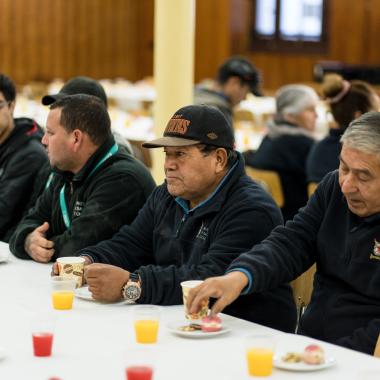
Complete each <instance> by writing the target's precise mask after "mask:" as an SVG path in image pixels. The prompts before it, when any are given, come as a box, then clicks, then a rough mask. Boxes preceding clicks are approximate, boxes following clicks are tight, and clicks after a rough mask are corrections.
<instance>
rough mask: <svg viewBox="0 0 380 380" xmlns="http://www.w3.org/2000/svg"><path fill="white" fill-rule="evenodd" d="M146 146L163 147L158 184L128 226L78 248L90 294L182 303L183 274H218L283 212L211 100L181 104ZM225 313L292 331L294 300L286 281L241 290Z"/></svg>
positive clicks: (112, 298)
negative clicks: (248, 168)
mask: <svg viewBox="0 0 380 380" xmlns="http://www.w3.org/2000/svg"><path fill="white" fill-rule="evenodd" d="M145 146H146V147H148V148H155V147H164V152H165V155H166V158H165V175H166V181H165V183H164V184H163V185H161V186H159V187H158V188H157V189H156V190H155V191H154V192H153V193H152V195H151V197H150V198H149V199H148V201H147V203H146V204H145V206H144V207H143V209H142V210H141V212H140V213H139V215H138V217H137V218H136V219H135V221H134V222H133V223H132V224H131V225H130V226H124V227H122V228H121V230H120V231H119V233H117V234H116V235H114V236H113V238H112V239H110V240H107V241H103V242H101V243H99V244H98V245H96V246H93V247H89V248H87V249H83V250H81V251H80V254H81V255H83V256H85V257H87V261H88V262H93V264H91V265H88V266H87V267H86V270H85V276H86V279H87V283H88V285H89V289H90V291H91V292H92V294H93V297H94V298H95V299H99V300H104V301H115V300H118V299H120V298H122V297H124V298H125V299H127V300H130V301H136V302H138V303H149V304H160V305H172V304H180V303H182V294H181V286H180V283H181V282H182V281H184V280H196V279H204V278H207V277H210V276H212V275H221V274H223V273H224V272H225V270H226V269H227V267H228V265H230V263H231V262H232V261H233V260H234V259H235V258H236V257H237V256H238V255H239V254H240V253H241V252H244V251H246V250H248V249H249V248H251V247H252V246H253V245H254V244H257V243H259V242H260V241H261V240H262V239H264V238H265V237H266V236H267V235H268V234H269V233H270V231H271V230H272V229H273V228H274V227H275V226H276V225H279V224H281V223H282V218H281V214H280V211H279V209H278V208H277V207H276V205H275V204H274V201H273V200H272V199H271V198H270V196H269V195H268V194H266V193H265V191H264V190H262V189H261V188H260V186H258V185H257V184H256V183H254V182H253V181H252V180H251V179H250V178H249V177H248V176H247V175H246V174H245V172H244V162H243V160H242V157H241V155H240V154H238V153H237V152H236V151H235V150H234V149H233V148H234V137H233V132H232V128H231V125H230V124H229V123H228V121H227V120H226V118H225V117H224V116H223V114H222V113H221V112H220V111H219V110H217V109H216V108H214V107H210V106H205V105H200V106H187V107H184V108H182V109H180V110H178V111H177V112H176V114H175V115H174V116H173V117H172V118H171V119H170V120H169V123H168V125H167V127H166V130H165V133H164V137H163V138H160V139H157V140H154V141H151V142H149V143H145ZM98 263H103V264H98ZM252 305H253V306H252ZM227 312H228V313H230V314H232V315H235V316H238V317H241V318H245V319H248V320H251V321H255V322H258V323H262V324H264V325H267V326H271V327H275V328H279V329H282V330H284V331H294V325H295V316H296V313H295V305H294V301H293V298H292V292H291V289H290V288H289V286H288V285H285V284H281V285H280V286H278V287H275V288H272V289H270V290H268V291H265V292H262V293H258V294H254V295H251V296H248V297H245V296H244V297H240V298H239V299H237V300H236V301H235V302H234V303H233V304H232V305H230V307H229V309H228V310H227ZM279 315H281V317H280V318H279Z"/></svg>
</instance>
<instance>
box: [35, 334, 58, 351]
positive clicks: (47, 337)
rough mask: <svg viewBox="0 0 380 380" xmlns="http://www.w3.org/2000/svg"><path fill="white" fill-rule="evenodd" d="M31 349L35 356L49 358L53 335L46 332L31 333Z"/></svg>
mask: <svg viewBox="0 0 380 380" xmlns="http://www.w3.org/2000/svg"><path fill="white" fill-rule="evenodd" d="M32 337H33V349H34V355H35V356H50V355H51V348H52V345H53V334H52V333H48V332H46V333H45V332H40V333H33V334H32Z"/></svg>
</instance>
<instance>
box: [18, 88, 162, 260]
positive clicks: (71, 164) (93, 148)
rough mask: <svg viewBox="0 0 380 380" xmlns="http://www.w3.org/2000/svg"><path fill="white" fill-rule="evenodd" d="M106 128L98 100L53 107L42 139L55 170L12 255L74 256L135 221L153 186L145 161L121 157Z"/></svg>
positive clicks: (75, 98)
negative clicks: (82, 249) (142, 162)
mask: <svg viewBox="0 0 380 380" xmlns="http://www.w3.org/2000/svg"><path fill="white" fill-rule="evenodd" d="M110 124H111V122H110V118H109V115H108V112H107V109H106V107H105V105H104V103H103V102H102V101H101V100H100V99H99V98H97V97H95V96H90V95H84V94H77V95H70V96H66V97H63V98H62V99H59V100H57V101H56V102H55V103H53V104H52V105H51V106H50V112H49V115H48V118H47V123H46V132H45V135H44V137H43V139H42V142H43V144H44V145H46V149H47V151H48V156H49V160H50V164H51V165H52V167H54V168H56V171H55V173H54V176H53V177H52V180H51V183H50V185H49V186H48V187H47V188H46V190H45V191H44V192H43V193H42V195H41V196H40V197H39V198H38V200H37V204H36V206H35V207H34V208H33V209H32V210H31V211H30V212H29V213H28V215H27V216H26V217H24V218H23V220H22V221H21V222H20V223H19V225H18V227H17V229H16V231H15V233H14V234H13V236H12V238H11V240H10V249H11V252H12V253H14V254H15V255H16V256H17V257H19V258H22V259H33V260H35V261H39V262H48V261H50V260H52V259H54V258H57V257H62V256H72V255H74V254H75V253H76V252H77V251H78V250H80V249H81V248H84V247H87V246H89V245H92V244H95V243H97V242H99V241H101V240H104V239H107V238H110V237H111V236H112V235H113V234H114V233H115V232H117V231H118V230H119V228H120V226H122V225H124V224H129V223H131V222H132V221H133V219H134V218H135V217H136V215H137V213H138V211H139V210H140V208H141V207H142V206H143V204H144V203H145V201H146V199H147V198H148V196H149V195H150V193H151V191H152V190H153V188H154V187H155V185H154V181H153V179H152V177H151V175H150V173H149V171H148V170H147V169H146V168H145V166H144V165H143V164H141V163H140V162H139V161H137V160H136V159H135V158H134V157H132V156H130V155H127V154H123V153H120V152H119V148H118V145H117V144H116V143H115V140H114V138H113V136H112V133H111V126H110Z"/></svg>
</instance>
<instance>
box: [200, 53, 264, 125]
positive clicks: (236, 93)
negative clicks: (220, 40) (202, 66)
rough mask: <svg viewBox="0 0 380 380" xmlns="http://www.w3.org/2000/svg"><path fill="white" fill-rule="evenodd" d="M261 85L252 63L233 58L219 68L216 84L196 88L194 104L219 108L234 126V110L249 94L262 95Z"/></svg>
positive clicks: (241, 58) (243, 59) (240, 58)
mask: <svg viewBox="0 0 380 380" xmlns="http://www.w3.org/2000/svg"><path fill="white" fill-rule="evenodd" d="M259 83H260V75H259V73H258V72H257V70H256V68H255V67H254V66H253V65H252V64H251V62H249V61H248V60H247V59H245V58H243V57H238V56H236V57H231V58H229V59H227V60H226V61H225V62H224V63H223V64H222V65H221V66H220V67H219V69H218V73H217V80H216V82H214V83H212V85H211V86H208V87H207V86H205V85H198V86H197V87H196V88H195V92H194V104H207V105H210V106H215V107H217V108H218V109H219V110H220V111H221V112H222V113H223V115H224V116H225V117H226V118H227V119H228V121H229V122H230V123H231V125H232V111H233V108H234V107H235V106H236V105H238V104H239V103H240V102H241V101H242V100H244V99H245V98H246V96H247V94H248V93H249V92H252V93H253V94H254V95H258V96H259V95H261V93H260V90H259Z"/></svg>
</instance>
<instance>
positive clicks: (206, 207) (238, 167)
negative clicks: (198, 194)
mask: <svg viewBox="0 0 380 380" xmlns="http://www.w3.org/2000/svg"><path fill="white" fill-rule="evenodd" d="M237 155H238V158H237V160H236V162H235V163H234V165H233V166H232V167H231V169H230V170H229V171H228V172H227V173H226V175H225V176H224V178H223V179H222V181H221V182H220V183H219V185H218V186H217V188H216V189H215V190H214V192H213V193H212V194H211V195H210V196H209V197H208V198H207V199H205V200H204V201H203V202H201V203H200V204H198V205H197V206H196V207H194V208H193V209H191V210H189V207H188V204H189V203H188V201H186V200H184V199H182V198H180V197H176V198H175V201H176V202H177V203H178V205H179V206H180V207H181V208H182V209H183V210H184V212H185V213H186V214H191V213H196V215H197V216H203V215H205V214H208V213H210V212H218V211H219V210H220V209H221V208H222V206H223V204H224V202H225V199H226V198H227V196H228V194H229V191H230V189H231V187H232V186H233V185H234V184H235V183H236V182H237V181H238V179H239V178H240V177H241V176H242V175H244V173H245V172H244V159H243V156H242V155H241V153H239V152H237Z"/></svg>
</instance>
